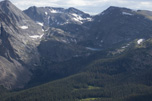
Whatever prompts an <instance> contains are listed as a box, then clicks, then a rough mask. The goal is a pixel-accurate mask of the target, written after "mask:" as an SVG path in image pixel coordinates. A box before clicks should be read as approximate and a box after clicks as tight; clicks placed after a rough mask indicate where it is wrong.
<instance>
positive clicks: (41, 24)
mask: <svg viewBox="0 0 152 101" xmlns="http://www.w3.org/2000/svg"><path fill="white" fill-rule="evenodd" d="M36 23H37V24H38V25H40V26H43V25H44V24H43V23H41V22H38V21H37V22H36Z"/></svg>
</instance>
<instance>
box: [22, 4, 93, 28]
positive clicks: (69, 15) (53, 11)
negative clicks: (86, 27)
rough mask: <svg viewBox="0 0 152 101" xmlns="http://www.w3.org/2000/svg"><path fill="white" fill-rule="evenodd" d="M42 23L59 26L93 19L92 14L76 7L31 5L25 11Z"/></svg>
mask: <svg viewBox="0 0 152 101" xmlns="http://www.w3.org/2000/svg"><path fill="white" fill-rule="evenodd" d="M24 12H25V13H26V14H27V15H28V16H29V17H30V18H31V19H33V20H34V21H35V22H37V23H38V24H40V25H45V26H53V27H55V26H59V25H65V24H69V23H75V24H82V23H84V22H87V21H91V16H90V15H89V14H86V13H84V12H82V11H80V10H77V9H75V8H69V9H64V8H54V7H35V6H33V7H30V8H29V9H27V10H25V11H24Z"/></svg>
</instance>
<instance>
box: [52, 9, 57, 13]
mask: <svg viewBox="0 0 152 101" xmlns="http://www.w3.org/2000/svg"><path fill="white" fill-rule="evenodd" d="M50 12H51V13H58V12H57V11H56V10H54V9H50Z"/></svg>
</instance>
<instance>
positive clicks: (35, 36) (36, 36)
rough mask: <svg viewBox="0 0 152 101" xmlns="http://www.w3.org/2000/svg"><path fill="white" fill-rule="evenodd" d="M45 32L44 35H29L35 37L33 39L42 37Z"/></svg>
mask: <svg viewBox="0 0 152 101" xmlns="http://www.w3.org/2000/svg"><path fill="white" fill-rule="evenodd" d="M43 35H44V34H42V35H32V36H29V37H30V38H33V39H38V38H42V37H43Z"/></svg>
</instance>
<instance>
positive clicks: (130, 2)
mask: <svg viewBox="0 0 152 101" xmlns="http://www.w3.org/2000/svg"><path fill="white" fill-rule="evenodd" d="M0 1H2V0H0ZM10 1H11V2H12V3H13V4H15V5H16V6H17V7H19V8H20V9H22V10H24V9H27V8H28V7H30V6H34V5H35V6H38V7H40V6H43V7H44V6H51V7H63V8H68V7H75V8H77V9H80V10H82V11H84V12H87V13H90V14H98V13H101V12H102V11H103V10H105V9H107V8H108V7H109V6H119V7H127V8H131V9H135V10H136V9H142V10H151V11H152V0H10Z"/></svg>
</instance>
